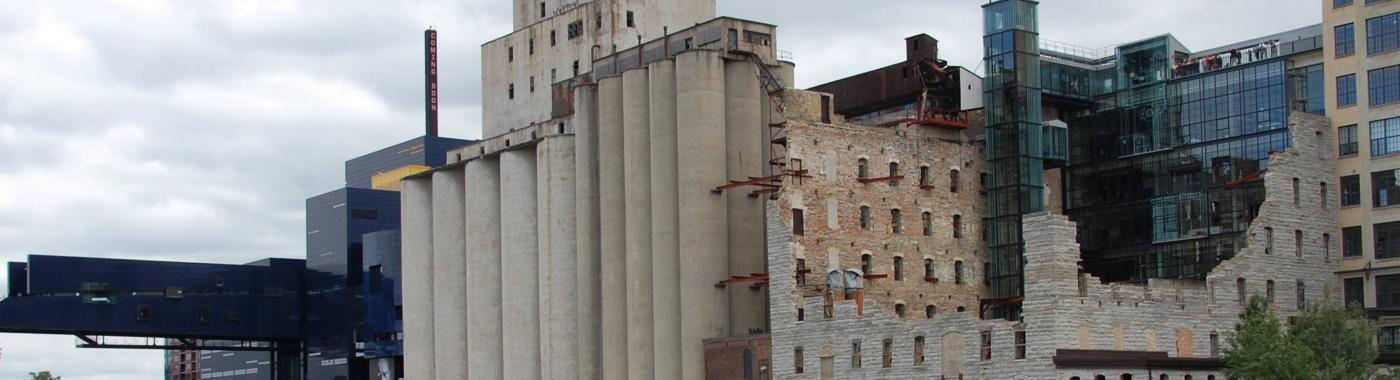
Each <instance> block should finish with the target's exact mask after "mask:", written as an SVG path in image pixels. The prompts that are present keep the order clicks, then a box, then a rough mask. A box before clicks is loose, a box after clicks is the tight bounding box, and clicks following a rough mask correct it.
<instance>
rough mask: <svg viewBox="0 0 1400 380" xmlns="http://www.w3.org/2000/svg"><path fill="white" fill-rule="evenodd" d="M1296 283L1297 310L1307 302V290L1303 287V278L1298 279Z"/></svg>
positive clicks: (1302, 307)
mask: <svg viewBox="0 0 1400 380" xmlns="http://www.w3.org/2000/svg"><path fill="white" fill-rule="evenodd" d="M1297 285H1298V286H1297V288H1298V294H1297V295H1296V297H1297V298H1298V310H1299V311H1302V310H1303V309H1304V308H1305V307H1307V304H1308V292H1307V291H1306V289H1304V288H1303V280H1298V284H1297Z"/></svg>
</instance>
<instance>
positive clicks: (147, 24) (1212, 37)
mask: <svg viewBox="0 0 1400 380" xmlns="http://www.w3.org/2000/svg"><path fill="white" fill-rule="evenodd" d="M983 3H984V2H983V1H970V0H918V1H880V0H876V1H836V0H819V1H812V0H781V1H776V0H767V1H752V0H719V8H720V11H719V14H721V15H730V16H736V17H741V18H748V19H753V20H757V21H764V22H770V23H774V24H778V25H779V31H780V34H779V36H778V38H779V40H778V44H779V48H781V49H783V50H789V51H791V52H793V54H794V56H795V58H796V60H797V64H798V69H797V75H798V81H799V85H801V86H804V87H806V86H812V85H816V84H820V83H823V82H826V81H829V80H833V79H837V78H841V77H844V76H847V75H850V74H854V73H857V72H861V71H865V70H869V69H872V68H876V67H880V66H883V65H886V64H889V63H893V62H895V61H898V60H900V59H902V55H903V50H902V49H903V47H902V45H901V44H902V39H903V38H904V37H907V36H910V35H913V34H917V33H928V34H929V35H932V36H933V37H935V38H938V39H939V40H940V47H941V49H942V50H943V56H944V58H946V59H948V60H950V61H951V62H953V63H954V64H957V65H963V66H967V67H977V66H979V61H980V59H981V34H982V33H981V13H980V12H981V10H980V8H979V6H980V5H981V4H983ZM1318 3H1319V2H1318V1H1317V0H1235V1H1228V2H1222V1H1206V0H1176V1H1171V2H1158V1H1122V0H1045V1H1042V3H1041V7H1040V9H1041V12H1042V15H1041V18H1042V25H1041V34H1042V36H1043V37H1044V38H1046V39H1053V40H1057V41H1063V42H1068V43H1073V44H1077V45H1083V46H1087V47H1101V46H1106V45H1110V44H1113V43H1119V42H1125V41H1131V40H1136V39H1140V38H1144V37H1149V36H1153V35H1159V34H1163V33H1168V32H1170V33H1174V34H1175V35H1176V36H1177V37H1178V38H1179V39H1180V40H1181V41H1182V42H1183V43H1185V44H1186V45H1187V46H1189V47H1191V48H1194V49H1205V48H1210V47H1214V46H1218V45H1222V44H1225V43H1228V42H1232V41H1237V40H1243V39H1247V38H1250V37H1254V36H1258V35H1263V34H1267V33H1271V32H1276V31H1281V30H1285V29H1291V28H1295V27H1299V26H1303V25H1307V24H1311V23H1317V22H1319V20H1320V15H1319V14H1318V11H1319V10H1320V9H1321V8H1320V7H1321V5H1319V4H1318ZM509 11H510V5H509V3H508V2H506V1H503V0H489V1H488V0H471V1H451V2H440V1H424V0H413V1H407V2H394V3H392V4H388V3H384V2H380V1H372V0H350V1H342V0H335V1H332V0H303V1H253V0H240V1H226V2H189V1H175V0H163V1H162V0H152V1H126V2H100V3H92V2H82V1H44V2H35V1H7V2H0V241H3V242H5V244H4V245H3V246H0V260H3V261H20V260H23V256H24V255H27V254H62V255H81V256H105V257H124V258H146V259H159V260H182V261H208V262H218V263H241V262H247V261H252V260H255V259H260V258H264V257H302V256H303V255H304V252H303V250H304V241H303V239H304V233H303V232H304V231H303V229H304V220H303V210H302V208H303V206H304V200H305V198H307V197H310V196H313V195H316V194H320V193H322V192H325V191H330V190H333V189H335V188H337V187H339V186H341V185H343V173H342V164H343V161H344V160H346V159H348V158H351V157H353V156H356V155H359V154H363V153H365V152H368V151H371V150H373V149H376V148H379V147H382V146H385V145H388V144H390V143H394V142H398V141H402V140H405V139H408V138H411V137H414V136H416V135H418V134H419V133H420V129H421V125H422V116H421V102H422V99H421V97H422V87H421V86H422V83H421V65H422V58H421V57H422V53H421V38H422V37H421V31H422V29H423V28H424V27H425V26H427V25H430V24H431V25H436V26H437V28H438V30H439V31H440V32H441V33H440V35H439V38H440V43H441V45H442V47H443V49H442V52H441V55H440V64H441V67H442V68H443V69H442V73H441V78H440V81H441V83H442V88H443V90H442V101H443V113H442V118H443V120H444V121H443V127H442V129H443V133H444V135H448V136H456V137H468V138H475V137H478V136H479V134H480V118H481V106H480V94H479V93H478V88H479V83H480V73H479V67H480V66H479V62H478V61H479V59H478V56H479V51H480V44H481V43H483V42H485V41H487V40H490V39H492V38H495V37H497V36H499V35H501V34H503V33H506V32H509V30H510V28H511V26H510V23H511V21H510V20H511V18H510V14H509ZM0 349H3V351H0V352H2V354H0V378H20V377H23V375H24V373H25V372H28V371H35V370H41V369H50V370H54V371H55V372H56V374H58V375H62V376H64V377H65V378H70V379H113V380H126V379H138V378H139V379H150V378H154V377H156V376H159V373H160V366H159V359H158V355H159V354H158V353H155V352H136V351H94V350H77V349H74V348H73V344H72V339H71V338H69V337H43V336H19V335H0Z"/></svg>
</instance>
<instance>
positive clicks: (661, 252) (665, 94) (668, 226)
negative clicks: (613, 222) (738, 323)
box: [647, 61, 686, 379]
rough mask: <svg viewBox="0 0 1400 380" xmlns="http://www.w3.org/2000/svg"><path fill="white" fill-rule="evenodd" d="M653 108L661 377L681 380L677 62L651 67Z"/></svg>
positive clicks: (655, 302) (655, 303)
mask: <svg viewBox="0 0 1400 380" xmlns="http://www.w3.org/2000/svg"><path fill="white" fill-rule="evenodd" d="M648 73H649V75H650V77H649V78H648V81H647V83H648V84H649V85H650V87H651V88H650V91H651V92H650V94H649V95H648V98H649V99H650V100H651V109H650V111H649V112H648V114H649V115H650V116H651V128H650V132H651V141H650V145H651V223H652V224H651V253H652V258H651V274H652V293H651V294H652V307H653V309H654V310H655V321H654V322H653V323H654V329H653V334H652V339H653V341H654V342H655V343H654V344H653V348H654V350H655V360H656V366H655V367H656V368H655V370H656V378H658V379H679V378H681V347H680V345H678V344H675V343H676V342H680V341H681V315H683V314H684V313H685V312H686V311H685V310H683V305H682V304H681V297H680V292H681V282H680V278H681V265H680V263H681V261H680V241H679V240H677V238H678V236H677V235H676V233H677V231H678V230H679V229H680V219H679V218H678V216H677V214H676V212H677V211H678V208H679V203H678V199H677V196H678V189H677V182H676V181H677V173H676V169H675V168H678V167H679V163H678V162H677V157H676V149H677V144H678V141H676V63H675V62H674V61H661V62H657V63H653V64H651V65H650V66H649V69H648Z"/></svg>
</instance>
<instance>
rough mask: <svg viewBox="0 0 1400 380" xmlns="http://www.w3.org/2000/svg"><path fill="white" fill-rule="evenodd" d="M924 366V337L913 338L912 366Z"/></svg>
mask: <svg viewBox="0 0 1400 380" xmlns="http://www.w3.org/2000/svg"><path fill="white" fill-rule="evenodd" d="M921 364H924V337H923V336H916V337H914V365H921Z"/></svg>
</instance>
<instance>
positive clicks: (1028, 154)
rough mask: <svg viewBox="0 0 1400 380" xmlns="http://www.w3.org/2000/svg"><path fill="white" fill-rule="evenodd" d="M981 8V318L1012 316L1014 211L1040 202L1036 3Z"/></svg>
mask: <svg viewBox="0 0 1400 380" xmlns="http://www.w3.org/2000/svg"><path fill="white" fill-rule="evenodd" d="M983 12H984V15H985V20H984V22H985V24H984V25H985V37H984V46H985V48H986V49H985V52H984V53H985V61H986V62H985V67H986V68H987V77H986V79H985V82H984V86H983V87H984V92H983V96H984V100H985V104H986V118H987V121H986V123H987V172H988V184H987V186H988V190H987V202H988V212H987V221H986V228H987V229H988V231H987V234H988V236H987V239H988V242H987V245H988V247H989V250H990V252H989V254H988V257H987V261H988V272H989V273H987V276H988V283H989V284H990V286H989V289H988V294H989V297H990V298H992V299H993V300H998V301H997V302H992V304H993V306H992V307H991V308H990V309H989V310H988V312H989V314H988V315H989V317H992V318H1007V319H1015V318H1017V316H1018V315H1019V305H1015V304H1014V303H1013V302H1009V300H1012V299H1014V298H1015V297H1018V296H1021V295H1022V294H1023V289H1022V286H1023V280H1022V272H1021V271H1022V265H1023V263H1024V261H1023V258H1022V238H1021V216H1022V215H1024V214H1028V213H1034V212H1038V211H1041V210H1043V209H1044V207H1045V199H1044V185H1045V178H1044V170H1045V169H1044V164H1043V157H1041V156H1042V154H1043V153H1044V151H1045V150H1044V149H1043V146H1042V144H1043V141H1042V140H1043V132H1044V131H1043V130H1042V127H1041V103H1040V97H1041V94H1040V91H1041V89H1040V74H1041V68H1040V49H1039V45H1040V43H1039V35H1038V32H1037V31H1038V29H1037V26H1036V23H1037V16H1036V3H1035V2H1033V1H1027V0H1000V1H994V2H992V3H990V4H987V5H984V6H983Z"/></svg>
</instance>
